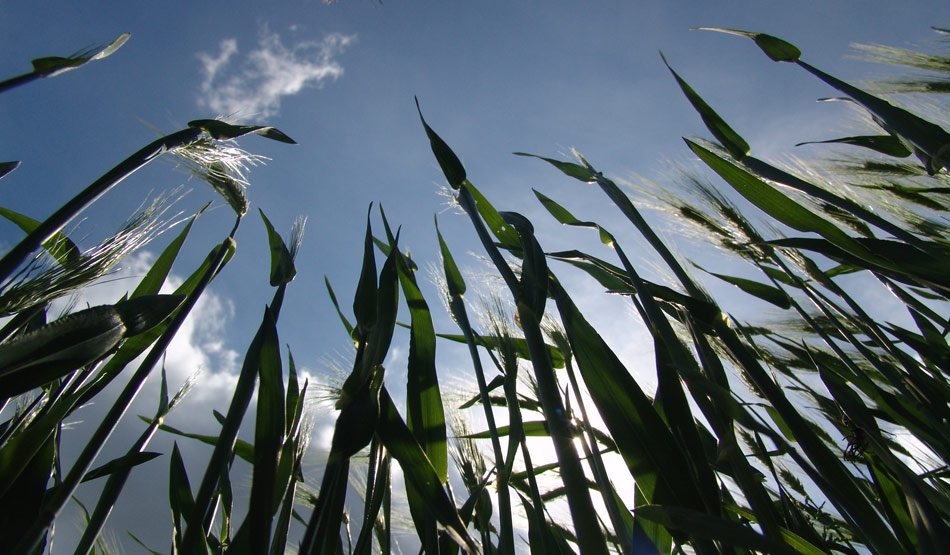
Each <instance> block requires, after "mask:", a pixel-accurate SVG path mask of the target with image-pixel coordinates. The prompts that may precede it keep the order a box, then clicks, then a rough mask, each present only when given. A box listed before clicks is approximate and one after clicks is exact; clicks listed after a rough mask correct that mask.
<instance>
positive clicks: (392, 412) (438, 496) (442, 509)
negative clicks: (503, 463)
mask: <svg viewBox="0 0 950 555" xmlns="http://www.w3.org/2000/svg"><path fill="white" fill-rule="evenodd" d="M380 393H381V394H380V399H379V402H380V415H379V416H380V420H379V427H378V429H377V433H378V434H379V438H380V440H381V441H382V442H383V444H384V445H385V446H386V449H388V450H389V452H390V453H392V456H393V458H395V459H396V460H397V461H399V466H400V467H401V468H402V469H403V474H404V475H405V477H406V481H407V482H408V483H410V484H412V487H414V488H415V489H416V491H417V492H419V494H420V495H421V496H422V497H423V499H424V500H425V503H426V509H427V510H428V511H429V512H430V513H431V514H432V516H433V517H434V518H435V519H436V520H438V522H439V523H440V524H442V525H443V526H445V527H446V530H447V531H449V533H450V534H451V536H452V538H453V539H454V540H455V541H456V542H457V543H458V544H459V545H460V546H462V547H463V548H466V549H467V550H468V551H469V552H471V553H478V552H480V549H479V547H478V545H477V544H476V543H475V541H474V540H473V539H472V538H471V537H470V536H469V534H468V531H467V530H466V529H465V524H464V523H463V522H462V519H461V518H460V517H459V514H458V510H457V509H456V507H455V505H454V504H453V503H452V501H451V500H450V499H449V496H448V494H447V493H446V491H445V489H444V487H443V486H442V483H441V481H440V480H439V476H438V474H437V473H436V471H435V468H433V466H432V463H431V462H429V459H428V457H426V455H425V453H424V452H423V451H422V448H421V447H419V444H418V443H416V440H415V438H414V437H413V436H412V432H411V431H409V428H407V427H406V424H405V422H404V421H403V419H402V417H400V416H399V412H398V411H397V410H396V407H395V405H393V402H392V399H391V398H390V397H389V393H388V392H386V389H385V388H383V389H382V391H381V392H380Z"/></svg>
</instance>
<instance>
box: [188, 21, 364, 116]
mask: <svg viewBox="0 0 950 555" xmlns="http://www.w3.org/2000/svg"><path fill="white" fill-rule="evenodd" d="M355 40H356V36H355V35H342V34H339V33H330V34H328V35H326V36H324V37H323V39H322V40H320V41H315V40H310V41H300V42H297V43H294V44H293V45H292V46H290V47H289V48H288V47H287V46H284V43H283V41H282V40H281V37H280V35H278V34H277V33H272V32H270V30H269V29H267V27H264V28H263V29H262V30H261V32H260V33H259V35H258V38H257V47H256V48H255V49H253V50H251V51H250V52H248V53H247V55H245V56H243V57H241V56H240V55H239V54H238V44H237V40H236V39H234V38H228V39H224V40H222V41H221V43H220V44H219V51H218V54H217V55H211V54H208V53H206V52H201V53H199V54H198V59H199V60H200V61H201V64H202V66H203V67H202V70H203V73H204V81H203V82H202V83H201V94H200V96H199V97H198V104H199V105H200V106H202V107H206V108H210V109H211V110H214V111H215V112H217V113H218V114H222V115H225V116H232V117H250V116H252V115H253V116H258V117H261V118H267V117H271V116H274V115H276V114H277V112H278V111H279V110H280V101H281V99H282V98H283V97H284V96H288V95H293V94H297V93H299V92H300V91H302V90H303V89H304V88H306V87H317V88H319V87H322V86H323V84H324V83H325V82H326V81H327V80H332V79H336V78H338V77H340V76H341V75H343V66H341V65H340V64H339V63H338V62H337V61H336V57H337V55H339V54H340V53H342V52H343V50H344V49H345V48H346V47H347V46H349V45H350V44H351V43H352V42H353V41H355Z"/></svg>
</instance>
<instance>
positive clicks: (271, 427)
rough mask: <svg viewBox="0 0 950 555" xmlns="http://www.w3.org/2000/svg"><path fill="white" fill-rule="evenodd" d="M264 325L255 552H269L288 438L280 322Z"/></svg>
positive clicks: (252, 512)
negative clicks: (282, 454) (282, 456)
mask: <svg viewBox="0 0 950 555" xmlns="http://www.w3.org/2000/svg"><path fill="white" fill-rule="evenodd" d="M265 320H269V321H268V322H267V326H266V328H262V329H263V331H264V336H263V338H262V343H261V350H260V359H259V360H260V362H259V364H258V382H259V384H260V386H259V387H258V392H257V411H256V412H257V422H256V424H255V426H254V471H253V474H252V480H251V500H250V505H249V506H248V512H247V522H248V524H249V527H248V533H249V534H250V543H249V545H250V548H251V552H252V553H265V552H266V551H267V549H268V547H269V546H270V535H271V525H272V521H273V517H274V512H275V511H276V509H277V507H276V505H275V504H274V499H275V497H276V498H278V499H279V498H280V497H282V494H283V491H277V466H278V458H279V456H280V451H281V446H282V445H283V441H284V432H285V430H284V424H285V422H286V419H287V417H286V416H285V414H284V411H285V406H284V382H283V370H282V365H281V360H280V341H279V340H278V337H277V327H276V323H275V322H274V321H273V319H271V318H266V317H265Z"/></svg>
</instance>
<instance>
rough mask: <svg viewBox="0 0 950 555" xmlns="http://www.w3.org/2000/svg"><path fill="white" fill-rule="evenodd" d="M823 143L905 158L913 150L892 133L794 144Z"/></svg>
mask: <svg viewBox="0 0 950 555" xmlns="http://www.w3.org/2000/svg"><path fill="white" fill-rule="evenodd" d="M823 144H844V145H854V146H860V147H864V148H867V149H869V150H873V151H875V152H880V153H881V154H886V155H888V156H894V157H896V158H907V157H908V156H910V155H911V154H913V152H912V151H911V150H910V149H908V148H907V146H905V145H904V143H903V142H901V140H900V139H899V138H897V137H894V136H893V135H859V136H853V137H841V138H838V139H828V140H825V141H806V142H804V143H797V144H796V145H795V146H803V145H823Z"/></svg>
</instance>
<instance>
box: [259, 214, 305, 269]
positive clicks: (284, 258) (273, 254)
mask: <svg viewBox="0 0 950 555" xmlns="http://www.w3.org/2000/svg"><path fill="white" fill-rule="evenodd" d="M258 211H259V212H260V214H261V219H262V220H264V227H266V228H267V242H268V243H269V244H270V284H271V286H273V287H277V286H278V285H284V284H286V283H290V282H291V281H293V279H294V276H296V275H297V269H296V268H295V267H294V259H293V256H291V255H290V251H289V250H287V245H285V244H284V240H283V238H281V236H280V234H279V233H277V230H275V229H274V226H273V225H271V223H270V220H268V219H267V216H265V215H264V211H263V210H258Z"/></svg>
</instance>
